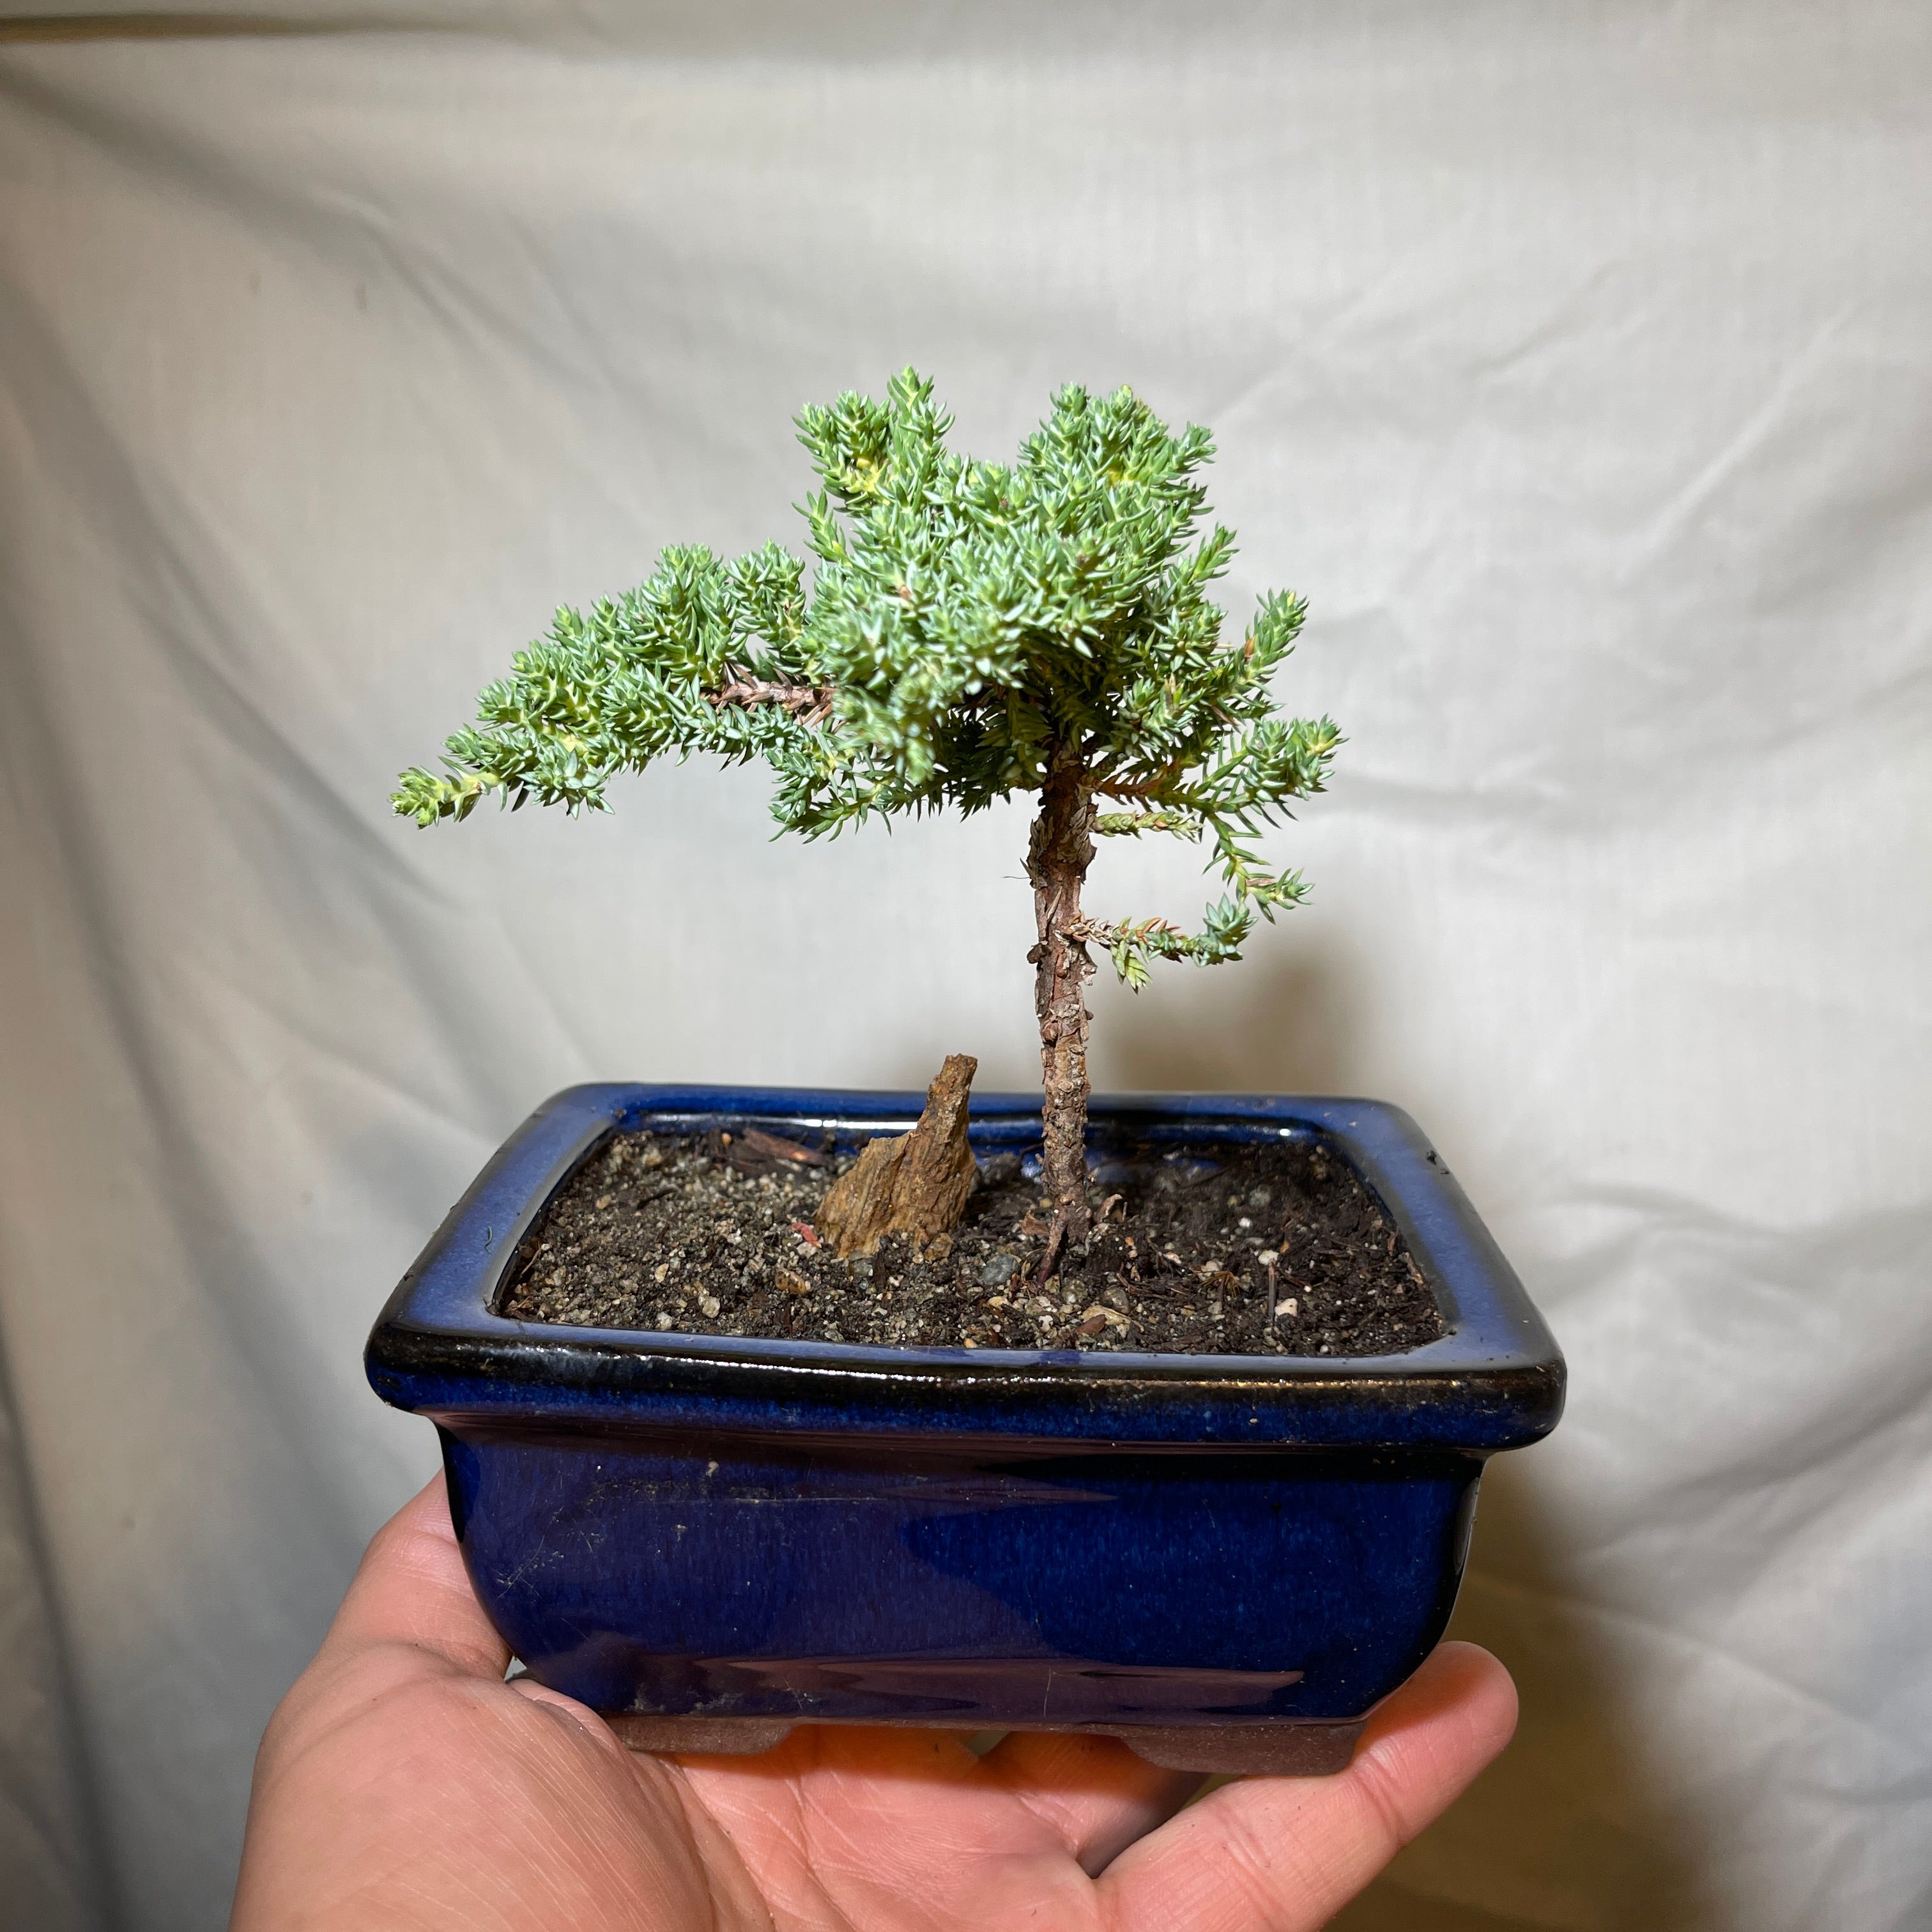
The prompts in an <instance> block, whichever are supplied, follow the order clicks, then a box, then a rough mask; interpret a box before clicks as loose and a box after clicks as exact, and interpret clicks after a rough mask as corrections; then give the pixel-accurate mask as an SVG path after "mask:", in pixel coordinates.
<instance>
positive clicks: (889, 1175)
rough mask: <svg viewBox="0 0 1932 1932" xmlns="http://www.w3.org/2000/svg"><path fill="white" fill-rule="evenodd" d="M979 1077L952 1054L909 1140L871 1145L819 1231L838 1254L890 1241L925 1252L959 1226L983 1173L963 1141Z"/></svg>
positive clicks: (836, 1191) (975, 1066)
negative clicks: (895, 1238) (904, 1241)
mask: <svg viewBox="0 0 1932 1932" xmlns="http://www.w3.org/2000/svg"><path fill="white" fill-rule="evenodd" d="M979 1070H980V1063H979V1062H978V1061H977V1060H975V1059H974V1058H973V1057H972V1055H971V1054H966V1053H953V1054H948V1055H947V1058H946V1064H945V1065H944V1067H941V1069H940V1070H939V1076H938V1079H935V1081H934V1082H933V1083H932V1085H931V1086H930V1087H929V1088H927V1089H926V1110H925V1112H923V1113H922V1114H921V1115H919V1121H918V1124H917V1125H916V1126H915V1127H913V1130H912V1132H911V1133H909V1134H891V1135H885V1136H881V1137H880V1139H877V1140H873V1141H868V1142H866V1143H865V1147H864V1148H863V1149H862V1151H860V1153H859V1161H858V1165H857V1166H856V1167H852V1168H849V1169H847V1170H846V1172H844V1174H842V1175H840V1176H839V1177H838V1179H837V1180H836V1181H834V1182H833V1183H832V1185H831V1187H829V1188H828V1189H827V1190H826V1196H825V1199H824V1200H823V1202H821V1203H820V1206H819V1210H818V1218H817V1222H816V1223H815V1224H814V1226H815V1227H816V1229H817V1233H818V1234H819V1235H820V1237H821V1238H823V1240H825V1241H828V1242H829V1243H830V1244H831V1247H832V1253H835V1254H836V1255H838V1256H840V1257H841V1258H844V1257H848V1256H853V1255H869V1254H871V1253H872V1252H873V1251H874V1250H875V1249H876V1248H877V1247H878V1245H879V1244H880V1241H882V1240H883V1239H884V1238H885V1237H886V1235H904V1236H906V1237H907V1238H909V1239H910V1240H912V1241H916V1242H917V1243H918V1244H919V1245H920V1247H925V1246H926V1244H927V1243H929V1242H931V1241H937V1240H938V1238H939V1237H940V1236H941V1235H946V1234H950V1233H951V1232H952V1231H953V1229H955V1228H956V1227H957V1226H959V1217H961V1216H962V1214H965V1211H966V1197H967V1196H968V1195H969V1194H971V1193H972V1191H973V1180H974V1175H976V1174H977V1172H978V1171H979V1163H977V1161H975V1160H974V1158H973V1150H972V1148H971V1147H970V1146H968V1145H967V1141H966V1107H967V1102H968V1100H969V1099H970V1098H971V1094H972V1090H973V1076H974V1074H975V1073H977V1072H978V1071H979Z"/></svg>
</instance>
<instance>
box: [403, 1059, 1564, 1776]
mask: <svg viewBox="0 0 1932 1932" xmlns="http://www.w3.org/2000/svg"><path fill="white" fill-rule="evenodd" d="M920 1100H921V1097H920V1096H919V1095H917V1094H864V1093H814V1092H805V1091H796V1090H784V1089H764V1088H687V1087H644V1086H618V1085H610V1086H587V1087H576V1088H571V1089H570V1090H569V1091H567V1092H565V1093H563V1094H559V1095H558V1096H557V1097H556V1098H555V1099H554V1100H550V1101H549V1102H548V1103H546V1104H545V1105H544V1106H542V1107H541V1108H540V1109H538V1111H537V1112H536V1113H535V1115H532V1117H531V1118H530V1119H529V1121H526V1123H525V1124H523V1126H522V1127H520V1128H519V1129H518V1130H517V1132H516V1133H514V1135H512V1136H511V1138H510V1139H509V1141H508V1142H507V1143H506V1144H505V1145H504V1147H503V1148H502V1150H501V1151H499V1153H498V1154H497V1155H496V1157H495V1159H494V1160H492V1161H491V1162H490V1164H489V1166H487V1168H485V1169H484V1171H483V1172H482V1174H481V1175H480V1176H479V1177H478V1179H477V1181H476V1182H475V1185H474V1186H473V1187H471V1189H470V1190H469V1193H467V1194H466V1195H465V1196H463V1199H462V1200H461V1201H460V1202H458V1204H457V1205H456V1207H455V1208H454V1209H453V1210H452V1212H451V1214H450V1215H449V1219H448V1220H446V1221H445V1222H444V1223H443V1226H442V1228H441V1229H440V1230H439V1231H438V1232H437V1235H436V1238H435V1239H434V1241H431V1243H430V1244H429V1246H428V1248H427V1249H425V1250H424V1253H423V1254H422V1258H421V1259H419V1261H418V1262H417V1263H416V1265H415V1267H413V1268H411V1269H410V1272H409V1273H408V1274H407V1275H406V1276H405V1277H404V1279H403V1281H402V1283H401V1286H399V1287H398V1289H397V1290H396V1292H395V1295H393V1296H392V1298H391V1299H390V1301H389V1306H388V1307H386V1309H384V1310H383V1314H382V1316H381V1318H380V1320H379V1321H378V1322H377V1324H376V1327H375V1330H374V1333H373V1334H371V1337H370V1339H369V1347H368V1373H369V1379H370V1381H371V1384H372V1385H374V1388H375V1389H376V1391H377V1394H379V1395H380V1396H381V1397H383V1400H385V1401H387V1402H390V1403H395V1405H396V1406H398V1407H399V1408H402V1409H412V1410H414V1411H416V1412H417V1413H418V1414H419V1415H427V1416H428V1417H429V1418H431V1420H432V1421H434V1422H435V1424H437V1428H438V1430H440V1433H441V1435H442V1439H443V1455H444V1463H445V1467H446V1470H447V1472H448V1477H449V1496H450V1505H451V1509H452V1514H453V1516H454V1517H455V1523H456V1530H457V1535H458V1538H460V1541H461V1543H462V1546H463V1555H464V1558H465V1560H466V1562H467V1564H468V1565H469V1574H470V1577H471V1578H472V1581H473V1582H474V1583H475V1587H476V1592H477V1595H478V1598H480V1599H481V1602H482V1604H483V1605H484V1608H485V1610H487V1611H488V1613H489V1614H490V1617H491V1618H492V1619H493V1621H494V1622H495V1623H496V1627H497V1628H498V1629H499V1630H500V1631H502V1634H503V1636H504V1638H505V1640H506V1641H507V1642H508V1644H509V1646H510V1647H511V1649H512V1650H513V1651H514V1652H515V1653H516V1655H517V1656H518V1657H519V1658H521V1659H523V1662H524V1664H526V1667H528V1669H529V1671H530V1673H531V1674H532V1676H535V1678H536V1679H538V1680H539V1681H540V1682H542V1683H544V1684H547V1685H551V1686H553V1687H554V1688H556V1689H557V1690H559V1691H564V1692H566V1693H568V1694H569V1695H570V1696H571V1697H576V1698H578V1699H580V1700H582V1701H583V1703H586V1704H589V1705H591V1706H594V1707H595V1708H596V1709H598V1710H600V1711H603V1712H607V1713H609V1714H610V1715H611V1716H612V1718H613V1722H615V1723H616V1725H617V1727H618V1729H619V1732H620V1733H621V1734H622V1735H624V1736H626V1737H627V1738H628V1740H629V1741H630V1742H632V1743H633V1744H634V1745H637V1746H638V1747H639V1748H661V1749H675V1748H683V1749H705V1750H719V1749H724V1750H740V1751H750V1750H761V1749H763V1748H766V1747H767V1746H769V1745H771V1744H772V1743H775V1742H777V1741H778V1739H780V1738H781V1737H782V1736H784V1733H786V1732H787V1730H790V1728H791V1727H792V1726H793V1724H797V1723H799V1722H801V1721H804V1722H810V1723H815V1724H822V1723H864V1724H878V1723H892V1724H926V1725H941V1726H944V1727H947V1728H949V1729H954V1730H983V1729H1001V1730H1006V1729H1013V1728H1033V1729H1042V1730H1091V1731H1100V1732H1107V1733H1112V1734H1114V1735H1115V1736H1121V1737H1124V1738H1125V1739H1127V1742H1129V1743H1130V1744H1131V1745H1133V1746H1134V1748H1136V1750H1137V1751H1139V1752H1140V1753H1141V1754H1142V1756H1143V1757H1148V1758H1149V1759H1151V1760H1153V1761H1154V1763H1160V1764H1166V1765H1171V1766H1175V1767H1177V1768H1179V1769H1200V1770H1273V1771H1301V1772H1312V1771H1317V1770H1328V1769H1335V1768H1337V1767H1338V1766H1340V1765H1342V1764H1344V1763H1346V1762H1347V1760H1348V1757H1349V1752H1350V1751H1352V1748H1353V1747H1354V1743H1355V1738H1356V1736H1357V1734H1358V1733H1359V1731H1360V1730H1361V1724H1362V1721H1363V1719H1364V1716H1365V1715H1366V1714H1367V1712H1368V1711H1369V1710H1370V1709H1371V1708H1372V1707H1373V1706H1374V1705H1375V1703H1376V1702H1377V1701H1378V1700H1379V1699H1380V1698H1382V1697H1385V1695H1387V1694H1388V1692H1389V1691H1392V1690H1394V1688H1395V1687H1396V1686H1397V1685H1399V1684H1400V1683H1401V1682H1402V1681H1403V1679H1404V1678H1406V1676H1408V1675H1409V1673H1410V1672H1411V1671H1412V1670H1414V1669H1415V1667H1416V1666H1417V1664H1419V1663H1420V1662H1421V1660H1422V1659H1423V1658H1424V1656H1425V1655H1427V1653H1428V1652H1429V1651H1430V1648H1431V1647H1432V1646H1433V1645H1434V1644H1435V1643H1436V1640H1437V1639H1438V1638H1439V1637H1440V1636H1441V1635H1442V1630H1443V1627H1444V1626H1445V1624H1446V1623H1447V1622H1448V1618H1449V1613H1450V1610H1451V1607H1452V1606H1453V1605H1454V1602H1455V1599H1456V1592H1457V1586H1458V1583H1460V1580H1461V1577H1462V1571H1463V1559H1464V1556H1465V1553H1466V1551H1467V1550H1468V1547H1469V1532H1470V1527H1471V1525H1472V1522H1473V1520H1474V1517H1475V1504H1476V1485H1477V1482H1478V1478H1480V1477H1481V1474H1482V1469H1483V1464H1484V1460H1485V1459H1486V1458H1487V1457H1489V1456H1490V1455H1491V1454H1493V1453H1494V1452H1495V1451H1497V1450H1499V1449H1512V1448H1520V1446H1522V1445H1524V1444H1526V1443H1529V1442H1535V1441H1536V1440H1537V1439H1538V1438H1539V1437H1540V1436H1544V1435H1545V1434H1547V1433H1548V1432H1549V1430H1550V1429H1552V1428H1553V1427H1554V1426H1555V1424H1556V1420H1557V1417H1558V1415H1559V1412H1561V1409H1562V1401H1563V1382H1564V1370H1563V1361H1562V1356H1561V1355H1560V1354H1559V1352H1558V1351H1557V1348H1556V1343H1554V1341H1553V1340H1552V1339H1551V1337H1550V1332H1549V1331H1548V1330H1547V1328H1545V1327H1544V1324H1543V1322H1542V1321H1541V1319H1540V1318H1539V1317H1538V1314H1537V1313H1536V1310H1535V1309H1534V1308H1533V1307H1532V1306H1531V1304H1530V1302H1529V1298H1528V1297H1527V1296H1526V1295H1525V1294H1524V1292H1523V1287H1522V1285H1521V1283H1519V1282H1518V1281H1517V1278H1516V1277H1515V1275H1514V1274H1513V1273H1512V1272H1511V1269H1510V1267H1509V1265H1508V1262H1505V1260H1504V1259H1503V1257H1502V1255H1501V1254H1500V1253H1499V1252H1498V1250H1497V1249H1496V1244H1495V1243H1494V1242H1493V1241H1491V1240H1490V1237H1489V1235H1487V1232H1485V1231H1484V1228H1483V1226H1482V1224H1481V1222H1479V1221H1478V1220H1477V1218H1476V1216H1475V1212H1474V1211H1473V1210H1472V1208H1471V1207H1470V1205H1469V1202H1468V1201H1467V1200H1466V1199H1465V1198H1464V1196H1463V1192H1462V1190H1461V1189H1460V1188H1459V1187H1457V1184H1456V1183H1455V1181H1454V1180H1453V1179H1452V1178H1451V1176H1450V1175H1449V1173H1448V1170H1447V1169H1445V1167H1444V1166H1443V1165H1442V1162H1441V1160H1439V1158H1438V1157H1437V1156H1436V1154H1435V1152H1434V1151H1433V1150H1432V1149H1431V1148H1430V1146H1429V1145H1428V1143H1427V1142H1426V1141H1425V1140H1424V1139H1423V1137H1422V1136H1421V1133H1419V1132H1418V1130H1417V1129H1416V1127H1415V1124H1414V1123H1413V1122H1412V1121H1410V1120H1409V1118H1408V1116H1407V1115H1405V1114H1403V1113H1402V1112H1400V1111H1399V1110H1398V1109H1395V1108H1394V1107H1388V1106H1382V1105H1380V1104H1379V1103H1376V1102H1373V1101H1364V1100H1304V1099H1297V1098H1294V1097H1286V1096H1272V1095H1271V1096H1264V1097H1230V1096H1226V1095H1190V1096H1182V1097H1161V1098H1157V1099H1132V1100H1105V1099H1103V1100H1096V1102H1095V1103H1094V1107H1093V1111H1092V1122H1093V1127H1092V1138H1091V1145H1092V1148H1093V1150H1094V1156H1095V1157H1096V1158H1097V1160H1102V1161H1104V1160H1108V1159H1109V1158H1119V1157H1122V1156H1123V1155H1124V1153H1125V1151H1127V1150H1128V1149H1130V1148H1145V1147H1147V1146H1148V1144H1150V1143H1152V1144H1154V1145H1155V1146H1157V1147H1159V1148H1163V1150H1164V1151H1173V1150H1174V1149H1175V1148H1177V1147H1182V1148H1187V1149H1190V1150H1192V1151H1194V1152H1195V1153H1196V1154H1197V1155H1198V1156H1199V1157H1206V1158H1212V1157H1213V1154H1214V1150H1215V1148H1217V1146H1226V1145H1229V1144H1230V1143H1235V1142H1253V1141H1256V1140H1263V1139H1282V1138H1289V1139H1310V1138H1315V1139H1320V1140H1322V1141H1323V1142H1326V1143H1327V1144H1328V1146H1329V1148H1330V1150H1331V1154H1334V1155H1337V1156H1339V1157H1341V1158H1342V1159H1343V1160H1346V1161H1347V1162H1349V1163H1350V1164H1352V1166H1354V1168H1355V1170H1356V1171H1357V1172H1358V1173H1359V1174H1360V1175H1361V1178H1362V1179H1363V1180H1364V1181H1365V1182H1366V1183H1367V1184H1368V1186H1369V1187H1370V1189H1371V1190H1373V1192H1374V1193H1376V1195H1377V1196H1379V1197H1380V1199H1381V1200H1382V1203H1383V1205H1384V1206H1385V1208H1387V1210H1388V1213H1389V1214H1390V1215H1391V1217H1392V1218H1393V1219H1394V1222H1395V1223H1396V1225H1397V1226H1398V1227H1399V1228H1400V1230H1401V1232H1402V1234H1403V1237H1404V1238H1405V1239H1406V1241H1407V1243H1408V1244H1409V1249H1410V1250H1411V1252H1412V1253H1413V1255H1414V1256H1415V1260H1416V1262H1417V1263H1418V1265H1419V1266H1420V1268H1421V1270H1422V1272H1423V1274H1424V1279H1425V1280H1427V1283H1428V1284H1429V1286H1430V1289H1432V1291H1433V1293H1434V1295H1435V1296H1436V1301H1437V1304H1438V1305H1439V1307H1440V1309H1441V1310H1442V1316H1443V1322H1444V1327H1445V1333H1444V1334H1443V1335H1442V1338H1441V1339H1440V1340H1438V1341H1435V1342H1433V1343H1429V1344H1428V1345H1427V1346H1424V1347H1422V1348H1418V1349H1412V1350H1411V1351H1409V1352H1407V1353H1406V1354H1403V1355H1383V1356H1370V1357H1364V1358H1360V1359H1338V1358H1326V1357H1323V1358H1310V1357H1281V1356H1238V1355H1223V1356H1190V1355H1128V1354H1076V1353H1074V1352H1033V1353H1028V1352H1019V1351H1005V1350H992V1349H983V1350H979V1351H968V1350H966V1349H881V1348H868V1347H853V1346H840V1345H836V1344H832V1343H817V1342H799V1341H761V1340H731V1339H725V1338H720V1337H705V1336H690V1335H676V1334H668V1335H667V1334H654V1333H649V1332H640V1331H628V1330H625V1331H612V1330H601V1329H588V1328H560V1327H553V1326H548V1325H538V1324H533V1323H527V1322H515V1321H512V1320H510V1319H508V1318H506V1317H505V1316H501V1315H499V1314H497V1313H496V1312H495V1311H496V1303H497V1301H498V1298H499V1294H500V1292H501V1291H502V1287H503V1285H504V1282H505V1277H506V1276H507V1274H508V1272H509V1270H510V1268H511V1265H512V1263H513V1261H514V1257H515V1255H516V1253H517V1247H518V1244H519V1243H520V1241H522V1240H523V1237H524V1235H526V1233H527V1232H528V1231H529V1228H530V1227H531V1226H532V1223H533V1222H534V1221H535V1220H536V1218H537V1217H538V1216H539V1215H540V1214H541V1212H542V1211H543V1208H544V1205H545V1204H546V1202H547V1201H548V1200H549V1199H550V1196H551V1195H552V1194H553V1193H554V1192H555V1190H556V1188H557V1187H559V1184H561V1183H562V1181H564V1180H565V1178H567V1177H568V1175H570V1174H571V1172H573V1171H574V1169H576V1168H577V1166H578V1164H579V1163H581V1162H582V1161H583V1160H585V1159H586V1157H588V1156H589V1155H590V1154H592V1153H593V1152H594V1151H595V1150H596V1149H597V1148H598V1146H599V1145H601V1143H602V1142H603V1141H604V1139H606V1138H607V1136H610V1134H611V1133H613V1132H615V1131H617V1130H622V1129H635V1128H640V1127H647V1128H651V1129H653V1130H659V1131H664V1132H672V1133H683V1132H697V1131H704V1130H709V1129H711V1128H712V1127H732V1126H733V1125H744V1124H762V1125H763V1126H766V1127H775V1128H778V1129H780V1130H782V1129H783V1128H784V1127H787V1126H791V1127H802V1128H809V1129H811V1130H816V1131H818V1132H820V1133H823V1132H824V1131H826V1130H829V1131H830V1132H831V1133H833V1134H834V1135H835V1136H836V1137H837V1139H838V1143H839V1144H840V1145H841V1146H844V1147H848V1148H849V1147H850V1146H852V1145H855V1144H856V1143H858V1142H862V1141H864V1140H865V1139H868V1138H869V1137H870V1136H872V1135H874V1134H876V1133H898V1132H903V1131H904V1130H905V1129H906V1128H907V1127H909V1126H910V1124H911V1122H912V1121H913V1119H914V1118H916V1116H917V1114H918V1112H919V1106H920ZM1039 1109H1040V1103H1039V1101H1038V1100H1037V1098H1034V1099H1032V1100H1028V1098H1027V1097H1024V1096H1018V1095H1005V1096H1003V1095H993V1096H989V1097H975V1099H974V1105H973V1127H972V1133H973V1138H974V1142H975V1145H977V1146H978V1147H979V1148H980V1149H981V1150H982V1151H992V1150H993V1149H995V1148H1016V1149H1018V1150H1019V1151H1022V1154H1025V1153H1027V1152H1028V1151H1030V1150H1031V1149H1033V1148H1037V1145H1038V1142H1039V1138H1040V1111H1039Z"/></svg>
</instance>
